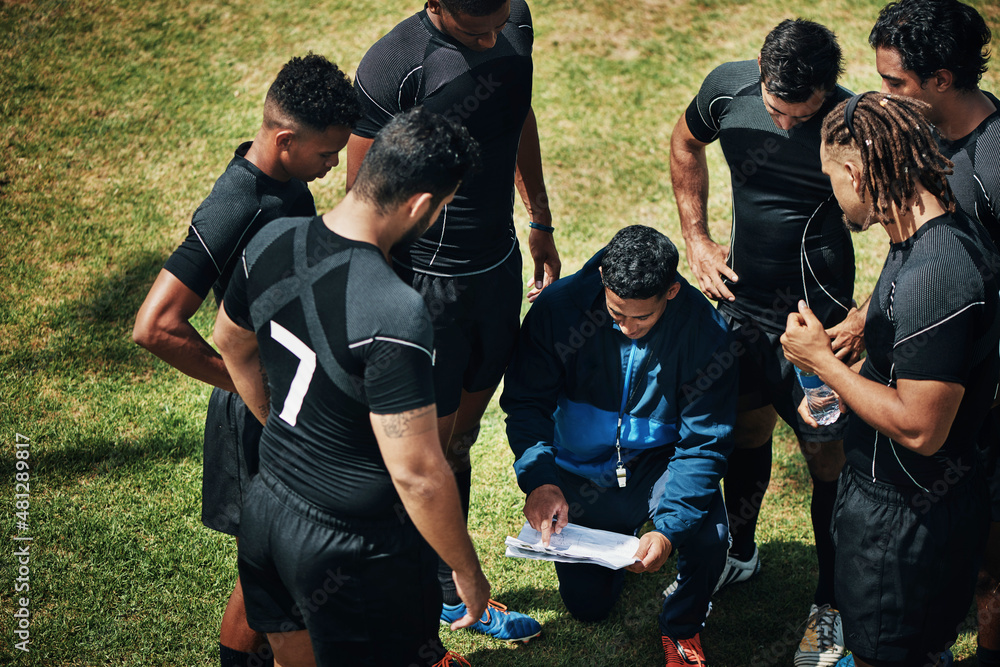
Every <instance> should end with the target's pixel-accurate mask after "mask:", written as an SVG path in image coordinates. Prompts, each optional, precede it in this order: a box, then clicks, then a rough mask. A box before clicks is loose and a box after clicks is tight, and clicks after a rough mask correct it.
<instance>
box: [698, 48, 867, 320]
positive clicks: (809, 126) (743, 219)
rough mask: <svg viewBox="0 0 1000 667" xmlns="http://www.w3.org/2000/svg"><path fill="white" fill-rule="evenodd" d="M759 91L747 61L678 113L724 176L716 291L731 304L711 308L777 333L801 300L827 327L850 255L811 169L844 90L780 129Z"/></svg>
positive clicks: (829, 193)
mask: <svg viewBox="0 0 1000 667" xmlns="http://www.w3.org/2000/svg"><path fill="white" fill-rule="evenodd" d="M760 85H761V81H760V69H759V68H758V66H757V63H756V61H754V60H746V61H742V62H732V63H726V64H723V65H720V66H719V67H717V68H716V69H715V70H713V71H712V72H711V73H710V74H709V75H708V77H707V78H706V79H705V81H704V82H703V83H702V86H701V89H700V91H699V92H698V95H697V97H695V99H694V100H693V101H692V102H691V104H690V105H689V106H688V109H687V112H686V114H685V119H686V120H687V125H688V128H689V129H690V130H691V134H692V135H694V137H695V138H696V139H697V140H699V141H701V142H703V143H711V142H713V141H715V140H716V139H718V140H719V142H720V144H721V147H722V152H723V153H724V154H725V156H726V162H727V163H728V165H729V170H730V172H731V180H732V192H733V221H732V234H731V238H730V247H729V259H728V264H729V266H730V267H731V268H732V269H733V270H734V271H735V272H736V274H737V275H738V276H739V280H738V281H737V282H729V281H727V283H726V286H727V287H728V288H729V289H730V291H731V292H732V293H733V295H734V296H735V297H736V301H735V302H733V303H729V302H723V303H720V306H719V307H720V309H725V310H729V311H732V312H733V313H734V315H735V316H736V317H738V318H747V317H749V318H752V319H753V320H755V321H756V322H757V323H758V324H760V325H761V326H762V327H763V328H765V329H767V330H769V331H771V332H773V333H781V332H783V331H784V330H785V320H786V318H787V315H788V313H789V312H790V311H794V310H795V309H796V304H797V303H798V301H799V300H800V299H805V300H806V301H807V302H808V303H809V306H810V307H811V308H812V309H813V311H814V312H815V313H816V315H817V317H819V318H820V320H822V322H823V323H824V325H826V326H830V325H832V324H835V323H837V322H839V321H840V320H842V319H843V318H844V316H845V315H846V314H847V311H848V309H849V308H850V307H851V305H852V304H851V300H852V298H853V295H854V247H853V245H852V244H851V239H850V234H849V233H848V232H847V230H846V229H845V227H844V224H843V215H842V213H841V210H840V207H839V205H838V204H837V200H836V199H835V198H834V196H833V189H832V188H831V186H830V179H829V178H827V177H826V175H824V174H823V172H822V170H821V165H820V129H821V128H822V125H823V118H824V117H825V116H826V114H827V113H829V112H830V110H831V109H833V107H834V106H835V105H836V104H837V103H839V102H840V101H841V100H843V99H846V98H848V97H850V92H849V91H847V90H846V89H844V88H842V87H840V86H838V87H837V88H836V90H835V91H834V92H833V93H832V94H831V95H830V96H829V97H828V98H827V100H826V102H825V103H824V104H823V106H822V107H821V109H820V110H819V112H818V113H817V114H816V115H815V116H813V117H812V118H811V119H809V120H808V121H806V122H804V123H801V124H799V125H797V126H795V127H793V128H792V129H791V130H787V131H786V130H782V129H780V128H779V127H777V126H776V125H775V124H774V121H773V120H771V117H770V115H768V112H767V107H766V106H765V105H764V101H763V99H762V97H761V90H760Z"/></svg>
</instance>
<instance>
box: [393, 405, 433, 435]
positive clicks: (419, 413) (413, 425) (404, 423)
mask: <svg viewBox="0 0 1000 667" xmlns="http://www.w3.org/2000/svg"><path fill="white" fill-rule="evenodd" d="M432 412H434V406H433V405H428V406H426V407H423V408H417V409H416V410H410V411H408V412H400V413H399V414H394V415H381V422H382V428H384V429H385V432H386V435H388V436H389V437H390V438H405V437H408V436H411V435H421V434H422V433H423V431H422V430H420V429H424V428H426V427H427V424H428V420H427V419H426V417H427V415H428V414H429V413H432ZM431 423H432V424H434V426H433V428H437V425H436V424H437V422H431Z"/></svg>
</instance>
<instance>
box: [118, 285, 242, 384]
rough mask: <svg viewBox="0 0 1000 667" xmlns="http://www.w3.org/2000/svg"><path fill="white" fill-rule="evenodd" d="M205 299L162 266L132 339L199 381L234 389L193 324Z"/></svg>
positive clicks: (222, 364)
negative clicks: (193, 319) (192, 319)
mask: <svg viewBox="0 0 1000 667" xmlns="http://www.w3.org/2000/svg"><path fill="white" fill-rule="evenodd" d="M202 301H204V299H203V298H202V297H200V296H198V295H197V294H195V293H194V292H192V291H191V289H189V288H188V286H187V285H185V284H184V283H182V282H181V281H180V280H178V279H177V277H176V276H174V274H172V273H170V272H169V271H167V270H166V269H161V270H160V273H159V275H158V276H156V281H155V282H154V283H153V286H152V287H150V288H149V293H148V294H147V295H146V299H145V301H143V302H142V306H141V307H140V308H139V312H138V314H137V315H136V317H135V326H134V327H133V329H132V340H134V341H135V342H136V343H137V344H138V345H140V346H142V347H144V348H146V349H147V350H149V351H150V352H152V353H153V354H155V355H156V356H157V357H159V358H160V359H163V360H164V361H165V362H167V363H168V364H170V365H171V366H173V367H174V368H176V369H177V370H179V371H180V372H182V373H184V374H185V375H189V376H191V377H193V378H194V379H196V380H201V381H202V382H207V383H208V384H211V385H215V386H216V387H219V388H220V389H225V390H226V391H235V390H236V388H235V387H234V386H233V381H232V378H230V377H229V371H227V370H226V364H225V363H224V362H223V361H222V357H221V356H219V353H218V352H216V351H215V350H214V349H213V348H212V346H211V345H209V344H208V341H206V340H205V339H204V338H203V337H202V335H201V334H200V333H198V330H197V329H195V328H194V327H193V326H192V325H191V321H190V320H191V318H192V317H194V314H195V313H196V312H197V311H198V308H199V307H201V304H202Z"/></svg>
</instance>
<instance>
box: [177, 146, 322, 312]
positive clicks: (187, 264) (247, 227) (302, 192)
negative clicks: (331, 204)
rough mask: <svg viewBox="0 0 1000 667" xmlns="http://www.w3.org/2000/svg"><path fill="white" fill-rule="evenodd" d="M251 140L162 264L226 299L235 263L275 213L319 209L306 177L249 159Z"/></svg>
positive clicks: (196, 288) (203, 291) (194, 287)
mask: <svg viewBox="0 0 1000 667" xmlns="http://www.w3.org/2000/svg"><path fill="white" fill-rule="evenodd" d="M250 144H251V142H249V141H248V142H246V143H244V144H241V145H240V147H239V148H237V149H236V154H235V155H234V156H233V159H232V160H230V162H229V166H228V167H226V171H225V173H223V174H222V176H220V177H219V180H217V181H216V182H215V186H214V187H213V188H212V192H211V194H209V195H208V197H207V198H206V199H205V201H203V202H202V203H201V206H199V207H198V209H197V210H196V211H195V212H194V217H193V218H192V220H191V226H190V227H189V228H188V235H187V238H186V239H184V241H183V242H182V243H181V245H180V247H178V248H177V250H175V251H174V253H173V254H172V255H171V256H170V257H169V258H168V259H167V263H166V264H165V265H164V267H163V268H165V269H166V270H167V271H169V272H170V273H172V274H174V276H175V277H176V278H177V279H178V280H180V281H181V282H182V283H184V285H185V286H186V287H187V288H188V289H190V290H191V291H192V292H194V293H195V294H197V295H198V296H200V297H201V298H203V299H204V298H205V297H206V296H208V290H209V289H212V290H214V292H215V301H216V304H218V303H219V302H221V301H222V296H223V295H224V294H225V293H226V286H227V285H228V284H229V279H230V277H231V276H232V274H233V267H234V266H236V262H237V261H238V259H239V257H240V253H241V252H243V248H245V247H246V244H247V242H248V241H249V240H250V239H251V238H252V237H253V235H254V234H256V233H257V231H258V230H259V229H260V228H261V227H263V226H264V225H265V224H267V223H268V222H270V221H272V220H274V219H275V218H280V217H286V216H301V215H316V204H315V203H314V202H313V198H312V194H310V192H309V188H308V187H307V186H306V184H305V183H303V182H302V181H300V180H298V179H295V178H293V179H291V180H289V181H287V182H282V181H278V180H275V179H273V178H271V177H270V176H268V175H267V174H265V173H264V172H262V171H261V170H260V169H258V168H257V167H256V166H255V165H254V164H253V163H251V162H250V161H249V160H247V159H246V157H245V156H246V154H247V151H248V150H250Z"/></svg>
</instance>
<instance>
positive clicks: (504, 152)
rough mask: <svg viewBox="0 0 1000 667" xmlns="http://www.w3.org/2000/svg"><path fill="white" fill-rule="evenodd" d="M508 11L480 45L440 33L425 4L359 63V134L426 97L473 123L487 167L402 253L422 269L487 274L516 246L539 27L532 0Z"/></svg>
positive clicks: (517, 1) (404, 260) (430, 105)
mask: <svg viewBox="0 0 1000 667" xmlns="http://www.w3.org/2000/svg"><path fill="white" fill-rule="evenodd" d="M510 12H511V13H510V19H509V20H508V21H507V25H506V26H505V27H504V29H503V31H502V32H501V33H500V35H499V37H498V39H497V43H496V45H495V46H494V47H493V48H491V49H488V50H486V51H481V52H480V51H473V50H471V49H468V48H466V47H464V46H462V45H461V44H459V43H458V42H457V41H455V40H454V39H452V38H451V37H449V36H448V35H446V34H444V33H442V32H441V31H439V30H438V29H437V28H436V27H434V24H433V23H431V20H430V18H428V16H427V11H426V9H425V10H424V11H421V12H419V13H417V14H416V15H414V16H411V17H410V18H408V19H406V20H405V21H403V22H402V23H400V24H399V25H397V26H396V27H395V28H393V29H392V31H391V32H390V33H389V34H388V35H386V36H385V37H383V38H382V39H380V40H379V41H378V42H376V43H375V45H374V46H372V47H371V49H369V50H368V53H366V54H365V57H364V58H362V60H361V63H360V64H359V65H358V71H357V73H356V74H355V78H354V85H355V88H356V89H357V91H358V99H359V100H360V102H361V108H362V114H363V117H362V119H361V121H360V122H358V124H357V126H356V127H355V128H354V133H355V134H357V135H358V136H360V137H365V138H373V137H374V136H375V135H376V134H377V133H378V131H379V130H380V129H382V127H384V126H385V124H386V123H388V122H389V120H390V119H391V118H392V117H393V116H395V115H396V114H398V113H401V112H403V111H406V110H407V109H410V108H412V107H415V106H418V105H423V106H424V107H425V108H427V109H429V110H431V111H435V112H437V113H440V114H442V115H444V116H446V117H448V118H450V119H452V120H455V121H457V122H460V123H462V124H463V125H465V126H466V127H467V128H468V130H469V133H470V134H471V135H472V136H473V137H474V138H475V139H476V141H478V142H479V146H480V150H481V151H482V158H483V159H482V164H483V168H482V171H480V172H479V173H476V174H474V175H473V176H472V177H471V178H470V179H468V180H467V181H466V182H463V183H462V186H461V187H460V188H459V190H458V193H457V194H456V195H455V199H454V200H453V201H452V202H451V203H450V204H448V205H447V206H446V207H445V208H444V210H443V211H442V213H441V217H439V218H438V219H437V221H436V222H435V223H434V225H433V226H432V227H431V228H430V229H428V230H427V232H426V233H424V235H423V237H422V238H420V239H418V240H417V241H416V242H414V243H413V244H411V245H410V246H409V247H408V248H406V249H403V250H400V251H398V252H397V253H396V254H395V258H396V260H397V261H399V262H400V263H401V264H403V265H404V266H407V267H411V268H413V269H415V270H417V271H420V272H422V273H431V274H438V275H450V276H455V275H463V274H469V273H479V272H482V271H485V270H487V269H489V268H492V267H494V266H496V265H498V264H500V263H501V262H502V261H503V260H504V259H505V258H506V257H507V256H508V255H509V254H510V253H512V252H516V250H515V249H516V247H517V237H516V235H515V233H514V222H513V212H514V170H515V168H516V166H517V148H518V143H519V142H520V139H521V128H522V127H523V126H524V120H525V118H527V116H528V111H529V109H530V107H531V77H532V63H531V48H532V42H533V40H534V35H533V32H532V27H531V13H530V12H529V11H528V6H527V5H526V4H525V3H524V0H511V3H510Z"/></svg>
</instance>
